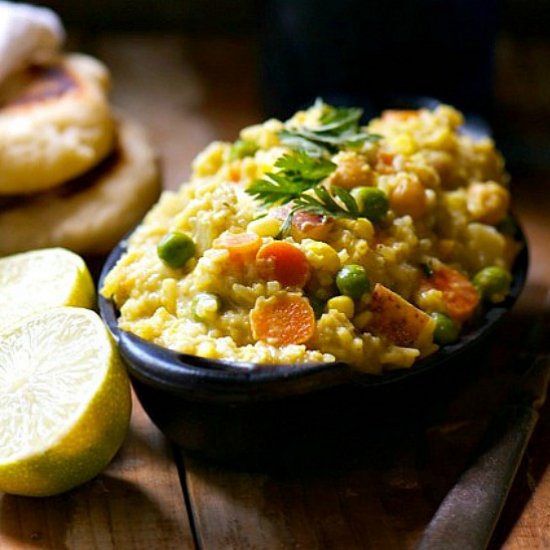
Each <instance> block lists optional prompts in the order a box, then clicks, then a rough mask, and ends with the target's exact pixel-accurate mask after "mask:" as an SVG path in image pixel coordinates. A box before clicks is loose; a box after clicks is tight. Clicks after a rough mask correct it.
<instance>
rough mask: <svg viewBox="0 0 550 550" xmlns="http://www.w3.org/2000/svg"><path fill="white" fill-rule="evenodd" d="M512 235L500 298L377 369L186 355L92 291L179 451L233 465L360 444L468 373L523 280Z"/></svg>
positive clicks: (137, 385) (154, 415)
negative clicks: (126, 325)
mask: <svg viewBox="0 0 550 550" xmlns="http://www.w3.org/2000/svg"><path fill="white" fill-rule="evenodd" d="M521 239H522V240H523V242H524V246H523V248H522V250H521V252H520V254H519V255H518V257H517V259H516V262H515V265H514V268H513V283H512V289H511V292H510V294H509V296H508V297H507V298H506V300H505V301H504V302H502V303H500V304H498V305H495V306H492V307H490V308H487V309H486V310H484V311H482V312H480V314H479V315H478V316H477V317H476V318H475V319H474V320H473V321H472V322H470V323H469V325H468V326H467V327H466V329H465V331H464V333H463V335H462V336H461V338H460V340H459V341H458V342H457V343H455V344H452V345H448V346H444V347H441V348H440V349H439V350H438V351H437V352H436V353H434V354H432V355H431V356H428V357H426V358H424V359H421V360H420V361H418V362H417V363H416V364H415V365H414V366H413V367H412V368H410V369H399V370H395V371H392V372H388V373H386V374H382V375H378V376H375V375H368V374H364V373H360V372H358V371H357V370H353V369H351V368H350V367H349V366H348V365H347V364H345V363H342V362H335V363H320V364H292V365H288V364H286V365H254V364H250V363H242V364H239V363H235V362H231V361H221V360H219V361H216V360H209V359H204V358H201V357H196V356H191V355H186V354H182V353H178V352H174V351H171V350H168V349H166V348H162V347H160V346H157V345H155V344H151V343H149V342H147V341H145V340H143V339H141V338H139V337H137V336H135V335H134V334H131V333H129V332H125V331H122V330H120V329H119V328H118V326H117V316H118V312H117V309H116V307H115V305H114V303H113V302H112V301H111V300H109V299H105V298H103V297H102V296H100V297H99V309H100V314H101V316H102V318H103V320H104V321H105V322H106V324H107V326H108V328H109V330H110V331H111V333H112V335H113V336H114V338H115V340H116V341H117V342H118V347H119V351H120V353H121V355H122V358H123V359H124V361H125V363H126V365H127V368H128V372H129V374H130V379H131V382H132V385H133V388H134V390H135V392H136V394H137V396H138V398H139V400H140V402H141V404H142V406H143V408H144V409H145V411H146V412H147V414H148V415H149V416H150V418H151V419H152V420H153V422H154V423H155V424H156V425H157V426H158V427H159V428H160V429H161V430H162V431H163V432H164V434H165V435H166V436H167V437H168V438H169V439H170V440H172V441H173V442H175V443H176V444H178V445H180V446H182V447H183V448H185V449H186V450H187V451H189V452H191V453H196V454H199V455H201V456H203V457H208V458H213V459H221V460H224V461H232V462H234V463H237V464H241V465H243V464H244V465H257V464H263V463H266V464H270V463H273V462H275V463H278V462H280V461H281V460H283V461H287V462H288V461H291V462H293V461H295V460H297V457H300V459H301V458H303V457H304V456H305V457H306V460H309V459H310V458H311V457H312V456H315V457H316V458H319V457H320V456H323V457H326V456H330V455H331V454H332V453H334V452H337V454H341V453H343V454H346V453H349V452H351V451H352V449H353V448H354V447H355V446H356V445H359V446H362V445H364V444H365V441H366V439H365V433H368V431H369V427H370V428H373V427H377V428H380V426H386V425H387V424H388V422H389V423H390V424H391V423H392V422H393V420H392V419H398V418H403V416H404V415H409V414H410V413H411V411H415V412H416V413H418V411H419V410H420V409H423V408H425V407H426V406H429V407H432V406H435V404H436V403H438V402H444V401H445V400H447V399H448V398H449V395H450V394H452V393H453V392H455V391H456V389H457V388H458V387H459V386H460V384H461V383H462V382H463V381H464V380H465V379H466V378H468V377H469V376H471V375H472V373H475V371H476V370H477V369H478V367H479V366H480V361H483V354H482V352H483V349H484V348H487V346H482V345H481V344H482V343H483V342H486V340H487V338H488V337H490V336H491V335H492V333H493V331H494V329H496V328H497V326H498V325H499V323H500V322H501V321H502V319H503V318H504V317H505V315H506V313H507V312H509V311H510V309H511V307H512V306H513V304H514V302H515V301H516V299H517V298H518V296H519V294H520V293H521V290H522V288H523V286H524V284H525V280H526V277H527V268H528V250H527V244H526V242H525V239H524V236H523V234H521ZM125 249H126V240H125V239H123V240H122V241H121V242H120V243H119V245H118V246H117V247H116V248H115V249H114V250H113V251H112V253H111V254H110V256H109V257H108V259H107V261H106V263H105V265H104V267H103V270H102V273H101V276H100V280H99V288H101V286H102V285H103V280H104V278H105V276H106V274H107V273H108V272H109V271H110V270H111V268H112V267H113V266H114V265H115V263H116V262H117V260H118V259H119V258H120V256H121V255H122V254H123V253H124V251H125ZM384 429H385V428H384ZM308 457H309V458H308Z"/></svg>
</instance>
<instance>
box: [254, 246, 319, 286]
mask: <svg viewBox="0 0 550 550" xmlns="http://www.w3.org/2000/svg"><path fill="white" fill-rule="evenodd" d="M256 266H257V268H258V272H259V274H260V277H262V279H265V280H267V281H270V280H271V281H272V280H275V281H279V282H280V283H281V284H282V285H284V286H298V287H303V286H304V285H305V284H306V283H307V281H308V280H309V274H310V269H309V262H308V261H307V258H306V255H305V254H304V253H303V252H302V251H301V250H300V249H299V248H298V247H296V246H294V245H293V244H291V243H288V242H286V241H272V242H270V243H267V244H264V245H263V246H262V247H261V248H260V250H258V253H257V254H256Z"/></svg>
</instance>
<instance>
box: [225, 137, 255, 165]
mask: <svg viewBox="0 0 550 550" xmlns="http://www.w3.org/2000/svg"><path fill="white" fill-rule="evenodd" d="M257 150H258V146H257V145H256V144H255V143H254V142H253V141H248V140H245V139H238V140H237V141H236V142H235V143H233V144H232V145H231V148H230V149H229V160H236V159H242V158H244V157H251V156H252V155H254V153H256V151H257Z"/></svg>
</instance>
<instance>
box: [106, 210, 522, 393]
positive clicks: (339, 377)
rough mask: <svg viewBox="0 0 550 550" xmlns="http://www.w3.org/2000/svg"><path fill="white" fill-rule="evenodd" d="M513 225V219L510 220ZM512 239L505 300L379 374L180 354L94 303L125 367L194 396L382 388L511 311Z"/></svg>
mask: <svg viewBox="0 0 550 550" xmlns="http://www.w3.org/2000/svg"><path fill="white" fill-rule="evenodd" d="M514 219H515V220H516V223H517V218H514ZM517 225H518V232H517V236H516V240H517V241H519V242H520V243H521V244H522V248H521V250H520V251H519V253H518V255H517V257H516V259H515V261H514V265H513V268H512V275H513V280H512V286H511V289H510V292H509V294H508V295H507V297H506V298H505V300H504V301H503V302H501V303H499V304H495V305H493V306H490V307H486V308H483V310H482V311H480V312H479V314H478V315H476V317H475V318H474V319H473V320H472V322H471V323H468V324H469V325H471V327H472V328H471V330H467V331H466V332H464V333H463V334H462V335H461V337H460V338H459V340H458V341H457V342H456V343H454V344H449V345H445V346H441V347H440V348H439V349H438V350H437V351H436V352H434V353H433V354H431V355H428V356H427V357H425V358H422V359H420V360H418V361H417V362H415V363H414V364H413V366H412V367H410V368H401V369H395V370H392V371H388V372H385V373H382V374H370V373H365V372H362V371H360V370H358V369H354V368H352V367H350V366H349V365H348V364H347V363H344V362H341V361H334V362H327V363H295V364H288V363H284V364H282V363H280V364H261V363H243V362H237V361H224V360H216V359H207V358H203V357H199V356H193V355H188V354H184V353H179V352H176V351H173V350H170V349H168V348H164V347H161V346H159V345H157V344H153V343H151V342H148V341H147V340H144V339H142V338H140V337H139V336H136V335H135V334H132V333H130V332H127V331H123V330H121V329H119V327H118V322H117V310H116V307H115V305H114V302H113V301H112V300H111V299H109V298H105V297H104V296H103V295H102V294H98V306H99V312H100V315H101V317H102V318H103V320H104V322H105V324H106V325H107V328H108V330H109V331H110V333H111V334H112V336H113V338H114V339H115V341H116V342H117V344H118V348H119V351H120V353H121V355H122V357H123V359H124V360H125V363H126V364H127V366H128V368H129V371H130V373H131V374H132V375H134V376H135V377H136V378H138V379H139V380H141V381H142V382H144V383H146V384H148V385H153V386H156V387H158V388H159V389H161V388H162V389H165V390H168V391H172V392H176V393H184V394H186V395H188V396H190V397H191V398H193V399H198V400H204V399H207V400H210V399H214V400H216V401H217V400H222V401H224V400H227V399H229V400H233V401H243V400H245V401H248V400H257V399H265V398H275V397H278V396H283V395H284V396H287V395H289V394H304V393H309V392H311V391H312V390H318V389H325V388H329V387H334V386H337V385H341V384H345V383H348V382H353V383H357V384H360V385H362V386H370V387H380V386H386V385H390V384H395V383H398V382H401V381H404V380H409V379H412V378H414V377H418V376H421V375H424V374H427V373H428V372H430V371H432V370H433V369H436V370H437V369H441V368H442V366H443V364H444V363H447V362H450V360H451V359H453V360H454V359H456V358H458V357H460V356H461V355H462V354H464V353H466V352H467V351H469V350H470V349H471V348H472V347H473V346H474V345H475V344H476V343H478V342H480V341H482V340H483V339H484V338H485V337H486V336H488V335H489V334H490V333H491V332H492V330H493V329H494V328H495V327H496V326H497V325H498V323H499V321H500V320H502V318H503V317H504V316H505V315H506V314H507V313H508V312H509V311H510V310H511V309H512V306H513V305H514V303H515V302H516V300H517V299H518V298H519V296H520V294H521V292H522V290H523V288H524V286H525V283H526V280H527V276H528V269H529V246H528V242H527V238H526V236H525V233H524V231H523V229H522V228H521V226H520V225H519V223H518V224H517ZM128 237H129V235H127V236H126V237H124V238H123V239H122V240H121V241H120V242H119V243H118V244H117V246H116V247H115V248H114V249H113V250H112V251H111V253H110V254H109V256H108V258H107V260H106V261H105V263H104V265H103V269H102V270H101V274H100V277H99V281H98V288H99V289H100V288H101V287H102V286H103V281H104V279H105V277H106V275H107V273H108V272H109V271H110V270H111V269H112V268H113V267H114V265H115V264H116V262H117V261H118V260H119V258H120V257H121V256H122V254H123V253H124V252H125V250H126V248H127V242H128Z"/></svg>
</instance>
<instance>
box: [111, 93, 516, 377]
mask: <svg viewBox="0 0 550 550" xmlns="http://www.w3.org/2000/svg"><path fill="white" fill-rule="evenodd" d="M360 116H361V111H360V109H354V108H338V107H333V106H329V105H327V104H325V103H323V102H322V101H317V102H316V103H315V105H313V106H312V107H311V108H310V109H308V110H306V111H301V112H298V113H296V114H295V115H294V116H293V117H292V118H291V119H290V120H288V121H286V122H281V121H278V120H268V121H267V122H265V123H264V124H261V125H257V126H252V127H249V128H245V129H244V130H242V131H241V134H240V138H239V140H237V141H236V142H235V143H224V142H215V143H213V144H211V145H210V146H209V147H207V148H206V149H205V150H204V151H203V152H201V153H200V154H199V155H198V156H197V158H196V159H195V161H194V164H193V172H192V176H191V178H190V181H189V182H188V183H185V184H184V185H182V186H181V188H180V190H179V191H177V192H169V191H167V192H164V193H163V195H162V196H161V198H160V200H159V202H158V204H157V205H156V206H154V207H153V209H152V210H151V211H150V212H149V214H148V215H147V216H146V217H145V219H144V221H143V223H142V224H141V225H140V226H139V227H138V228H137V229H136V231H135V232H134V233H133V234H132V236H131V237H130V239H129V242H128V250H127V252H126V253H125V254H124V255H123V257H122V258H121V259H120V260H119V262H118V263H117V264H116V266H115V267H114V268H113V269H112V270H111V272H110V273H109V274H108V275H107V277H106V278H105V280H104V285H103V288H102V289H101V293H102V295H103V296H105V297H107V298H112V299H113V300H114V302H115V304H116V305H117V307H118V308H119V310H120V318H119V326H120V328H121V329H123V330H126V331H130V332H132V333H135V334H136V335H138V336H140V337H142V338H144V339H145V340H148V341H151V342H154V343H155V344H158V345H160V346H164V347H167V348H171V349H173V350H177V351H181V352H185V353H190V354H195V355H200V356H203V357H208V358H213V359H231V360H238V361H246V362H254V363H296V362H319V361H322V362H329V361H335V360H338V361H345V362H347V363H349V364H350V365H352V366H353V367H355V368H357V369H360V370H362V371H365V372H369V373H381V372H384V371H386V370H389V369H395V368H406V367H410V366H412V365H413V364H414V362H415V361H416V360H417V359H418V358H420V357H423V356H426V355H428V354H430V353H433V352H434V351H435V350H436V349H437V348H438V346H439V345H445V344H448V343H451V342H453V341H456V339H457V338H458V337H459V335H460V332H461V330H463V329H464V326H465V325H467V324H468V322H470V321H471V319H472V318H474V317H475V315H476V313H477V312H479V310H480V309H481V308H483V307H486V306H487V305H488V304H490V303H494V302H498V301H501V300H503V299H504V298H505V296H506V294H507V293H508V292H509V288H510V283H511V279H512V278H511V274H510V267H511V264H512V262H513V259H514V257H515V255H516V253H517V250H518V244H517V243H516V242H515V241H514V238H513V233H514V227H513V223H512V222H511V218H510V215H509V202H510V199H509V191H508V189H507V183H508V178H507V175H506V172H505V170H504V164H503V160H502V158H501V156H500V154H499V153H498V152H497V151H496V150H495V147H494V144H493V142H492V141H491V140H490V139H488V138H486V139H480V140H474V139H472V138H471V137H469V136H468V135H466V134H464V133H463V132H462V131H461V124H462V123H463V119H462V115H461V114H460V113H459V112H458V111H456V110H455V109H453V108H452V107H449V106H439V107H437V108H436V109H435V110H427V109H422V110H418V111H385V112H384V113H382V115H381V116H380V118H376V119H374V120H372V121H371V122H370V123H369V124H368V125H367V126H361V125H360V123H359V119H360Z"/></svg>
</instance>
